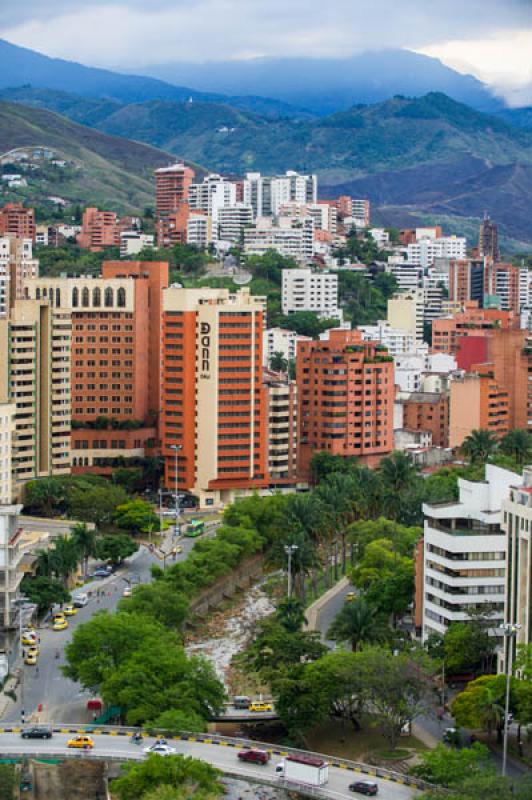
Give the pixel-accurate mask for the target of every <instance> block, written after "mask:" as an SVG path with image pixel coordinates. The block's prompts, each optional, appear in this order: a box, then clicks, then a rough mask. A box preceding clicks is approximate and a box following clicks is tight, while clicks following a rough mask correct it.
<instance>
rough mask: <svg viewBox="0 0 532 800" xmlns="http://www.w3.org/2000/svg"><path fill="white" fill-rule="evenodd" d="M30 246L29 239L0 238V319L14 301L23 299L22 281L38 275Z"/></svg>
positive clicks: (10, 236) (37, 266) (37, 264)
mask: <svg viewBox="0 0 532 800" xmlns="http://www.w3.org/2000/svg"><path fill="white" fill-rule="evenodd" d="M32 244H33V243H32V240H31V239H19V238H18V237H17V236H13V235H12V234H10V235H8V236H3V237H2V238H0V317H4V316H6V315H7V314H8V313H9V308H10V306H12V305H13V303H14V302H15V300H21V299H22V298H23V297H24V281H26V280H27V279H28V278H36V277H37V275H38V274H39V262H38V260H37V259H36V258H33V254H32Z"/></svg>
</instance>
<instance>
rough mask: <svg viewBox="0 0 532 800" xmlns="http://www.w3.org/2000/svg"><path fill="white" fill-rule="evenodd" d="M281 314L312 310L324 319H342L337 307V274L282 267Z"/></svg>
mask: <svg viewBox="0 0 532 800" xmlns="http://www.w3.org/2000/svg"><path fill="white" fill-rule="evenodd" d="M281 302H282V309H283V314H293V313H295V312H296V311H314V312H315V313H316V314H318V315H319V316H320V317H323V318H325V319H339V320H342V311H341V309H339V308H338V275H336V274H335V273H332V272H314V271H313V270H311V269H283V284H282V292H281Z"/></svg>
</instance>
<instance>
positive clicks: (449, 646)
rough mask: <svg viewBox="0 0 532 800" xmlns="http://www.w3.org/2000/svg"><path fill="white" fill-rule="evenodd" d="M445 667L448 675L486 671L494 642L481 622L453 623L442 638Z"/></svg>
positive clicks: (490, 659)
mask: <svg viewBox="0 0 532 800" xmlns="http://www.w3.org/2000/svg"><path fill="white" fill-rule="evenodd" d="M443 646H444V653H445V667H446V670H447V673H448V674H449V675H453V674H457V673H460V672H477V671H480V670H484V671H486V669H487V668H488V667H489V665H490V663H491V661H492V658H493V652H494V642H493V639H492V638H491V637H490V635H489V633H488V630H487V627H486V625H484V624H482V621H481V620H476V619H474V620H472V621H471V622H453V623H452V624H451V625H450V626H449V627H448V629H447V631H446V632H445V636H444V643H443Z"/></svg>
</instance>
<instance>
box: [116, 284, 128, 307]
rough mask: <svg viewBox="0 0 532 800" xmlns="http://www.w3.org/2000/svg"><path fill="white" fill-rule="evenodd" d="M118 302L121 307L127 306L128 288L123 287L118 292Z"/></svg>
mask: <svg viewBox="0 0 532 800" xmlns="http://www.w3.org/2000/svg"><path fill="white" fill-rule="evenodd" d="M116 304H117V306H118V307H119V308H125V307H126V290H125V289H124V288H123V287H120V289H119V290H118V292H117V293H116Z"/></svg>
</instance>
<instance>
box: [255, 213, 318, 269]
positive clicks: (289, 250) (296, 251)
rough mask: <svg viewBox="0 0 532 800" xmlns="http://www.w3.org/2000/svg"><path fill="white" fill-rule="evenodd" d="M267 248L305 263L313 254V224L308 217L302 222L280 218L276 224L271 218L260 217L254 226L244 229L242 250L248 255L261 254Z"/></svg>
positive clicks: (266, 250) (265, 251)
mask: <svg viewBox="0 0 532 800" xmlns="http://www.w3.org/2000/svg"><path fill="white" fill-rule="evenodd" d="M268 250H277V252H278V253H280V254H281V255H283V256H288V257H289V258H293V259H295V260H296V261H300V262H302V263H307V262H308V261H310V260H311V259H312V256H313V255H314V224H313V222H312V220H310V219H308V220H305V221H304V222H302V223H297V222H294V221H293V220H290V219H286V218H283V219H280V220H279V224H278V225H274V224H273V223H272V218H271V217H270V218H267V217H263V218H261V219H260V220H259V221H258V222H257V224H256V225H255V227H254V228H245V229H244V252H245V253H246V255H250V256H263V255H264V254H265V253H267V252H268Z"/></svg>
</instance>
